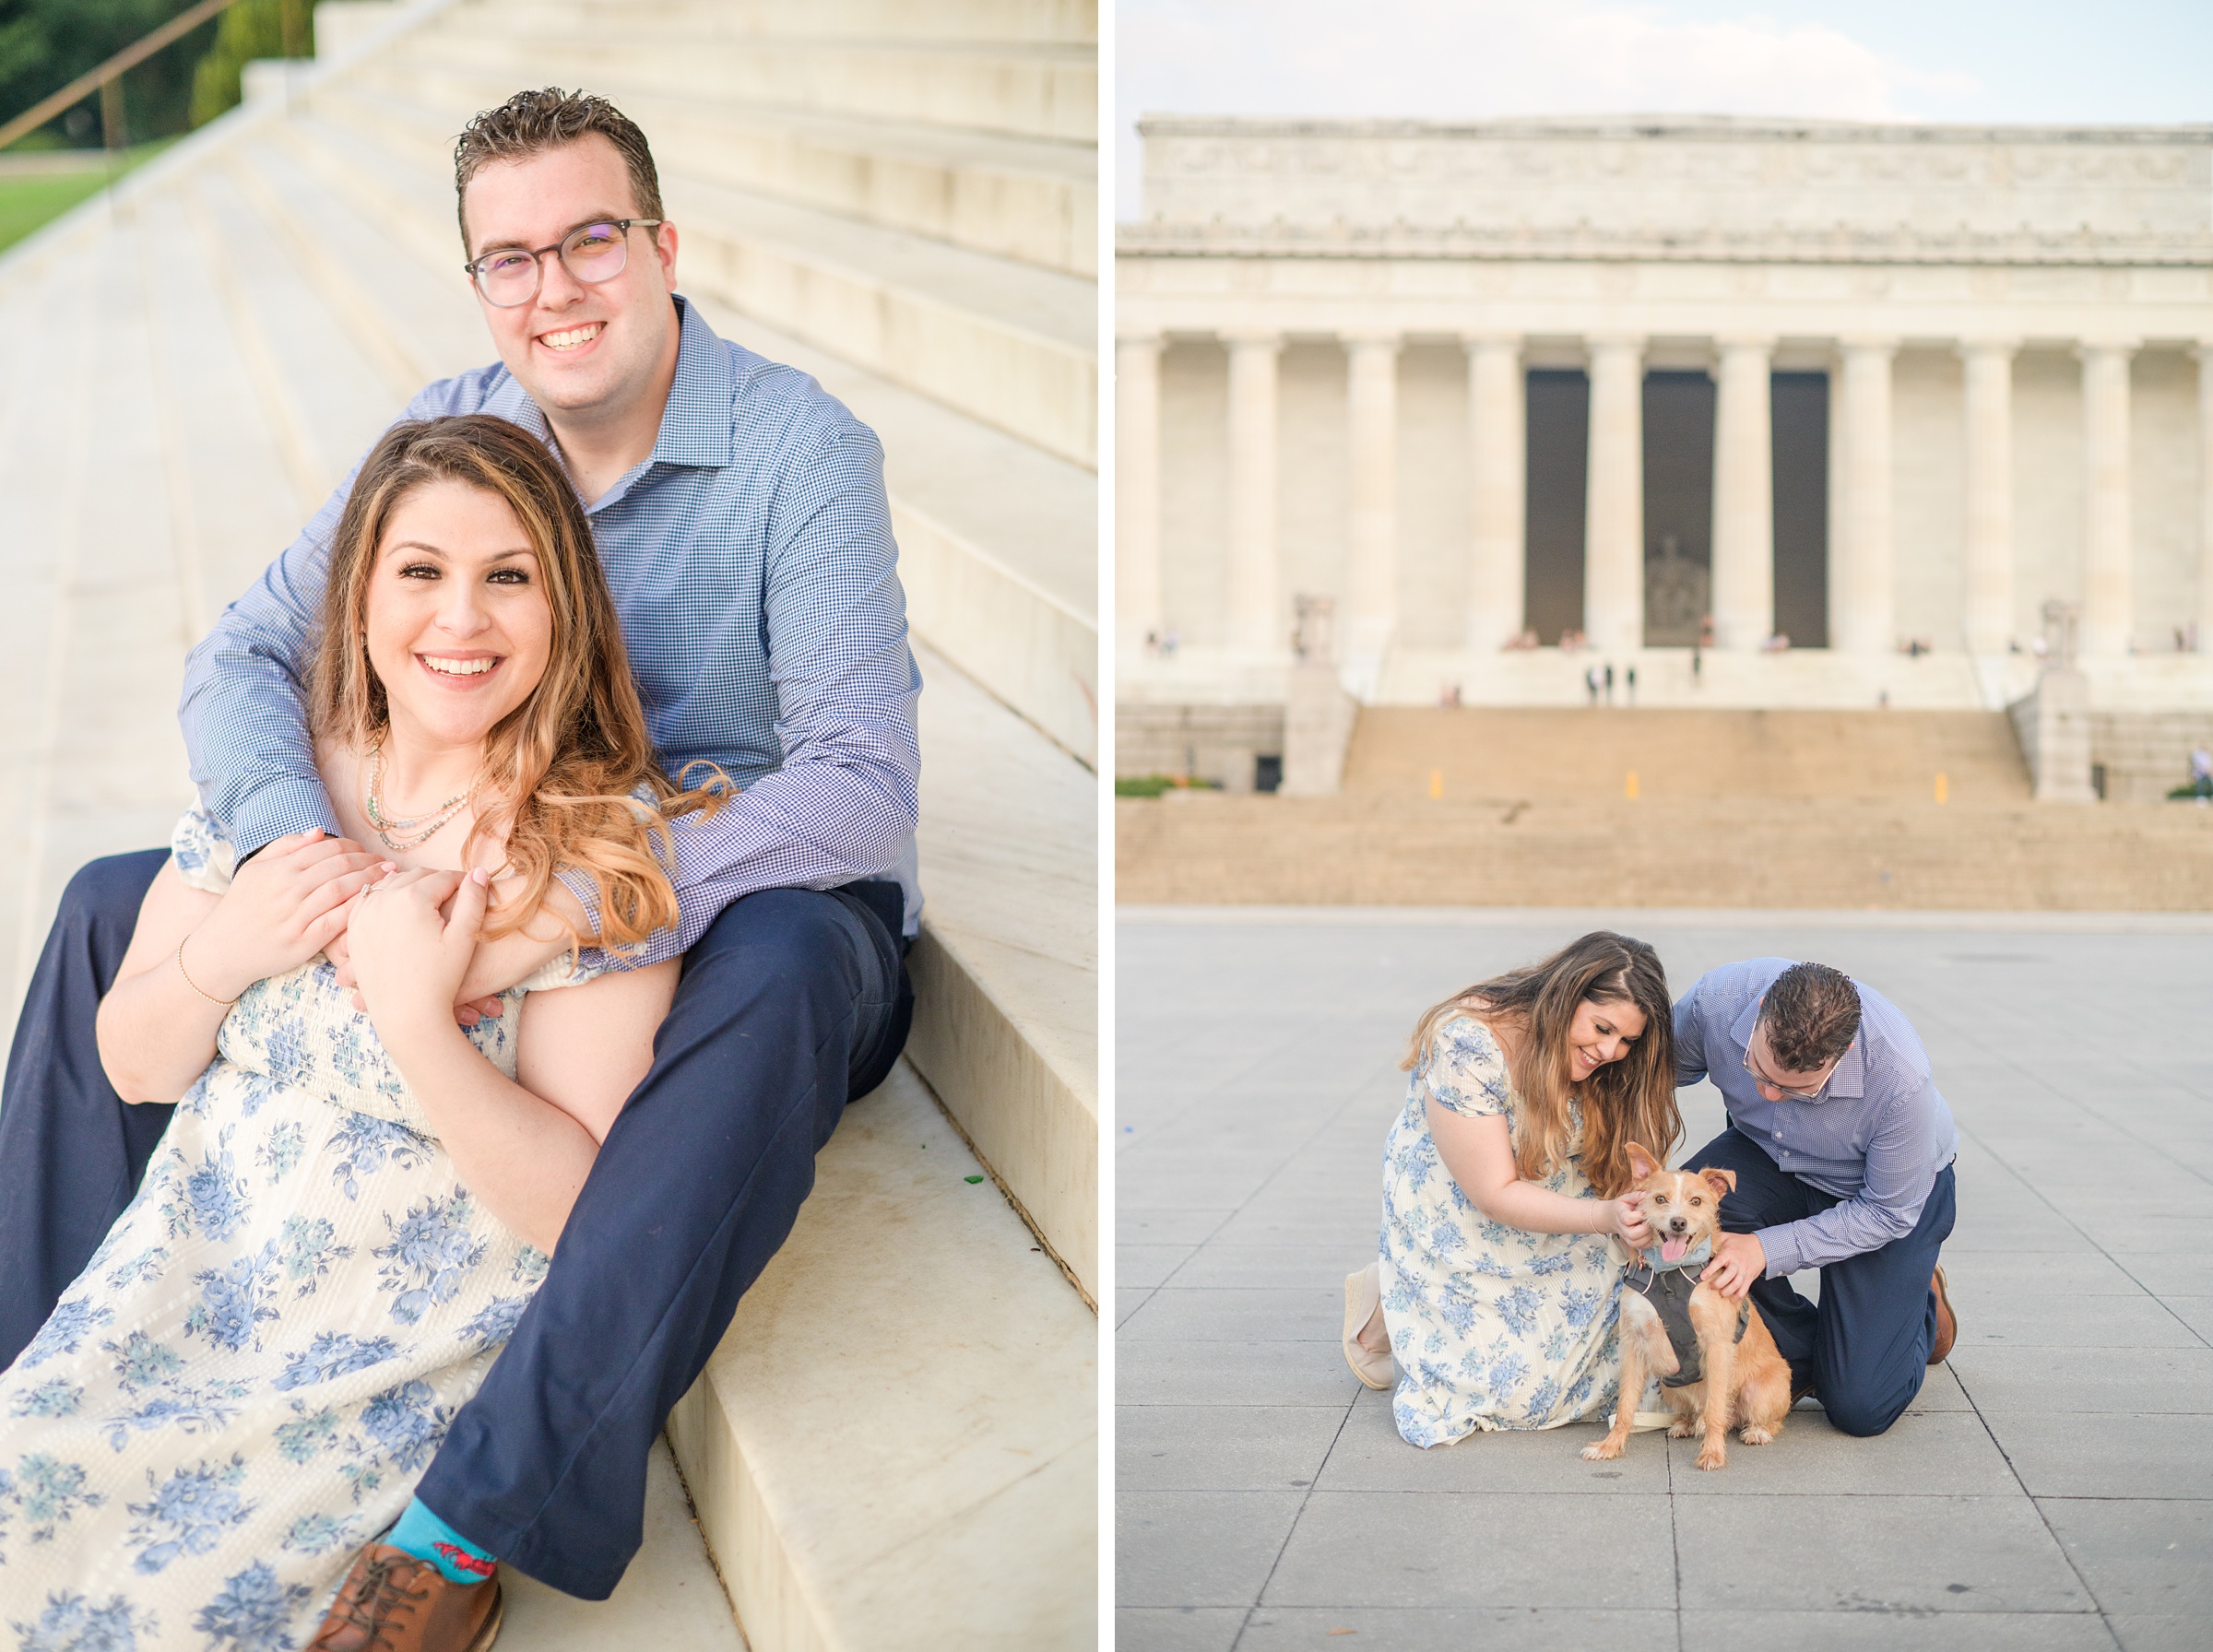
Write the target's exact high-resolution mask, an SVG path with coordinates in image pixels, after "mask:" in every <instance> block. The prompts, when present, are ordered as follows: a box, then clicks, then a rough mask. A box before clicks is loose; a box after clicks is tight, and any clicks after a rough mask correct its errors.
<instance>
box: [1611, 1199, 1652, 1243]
mask: <svg viewBox="0 0 2213 1652" xmlns="http://www.w3.org/2000/svg"><path fill="white" fill-rule="evenodd" d="M1643 1205H1644V1194H1643V1193H1642V1192H1641V1191H1638V1192H1634V1193H1625V1194H1623V1195H1622V1196H1621V1197H1620V1198H1612V1199H1608V1200H1607V1201H1606V1211H1607V1221H1606V1232H1607V1233H1612V1234H1613V1235H1614V1236H1615V1238H1616V1239H1618V1240H1620V1241H1621V1242H1622V1243H1623V1244H1624V1245H1627V1246H1628V1247H1629V1248H1630V1249H1631V1250H1632V1251H1639V1250H1642V1249H1644V1248H1645V1246H1647V1245H1650V1244H1651V1242H1652V1228H1651V1223H1650V1222H1648V1221H1645V1219H1644V1209H1643Z"/></svg>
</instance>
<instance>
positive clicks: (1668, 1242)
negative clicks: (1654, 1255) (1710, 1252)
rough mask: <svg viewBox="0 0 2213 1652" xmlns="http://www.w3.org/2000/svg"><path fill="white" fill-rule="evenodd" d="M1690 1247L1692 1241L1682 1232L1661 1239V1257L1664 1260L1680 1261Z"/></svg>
mask: <svg viewBox="0 0 2213 1652" xmlns="http://www.w3.org/2000/svg"><path fill="white" fill-rule="evenodd" d="M1689 1248H1690V1241H1689V1240H1688V1239H1687V1238H1686V1237H1685V1236H1684V1235H1683V1234H1681V1233H1675V1234H1672V1235H1670V1236H1669V1237H1668V1238H1665V1239H1663V1240H1661V1241H1660V1259H1661V1260H1662V1261H1663V1262H1680V1261H1681V1260H1682V1259H1683V1253H1684V1252H1685V1251H1686V1250H1688V1249H1689Z"/></svg>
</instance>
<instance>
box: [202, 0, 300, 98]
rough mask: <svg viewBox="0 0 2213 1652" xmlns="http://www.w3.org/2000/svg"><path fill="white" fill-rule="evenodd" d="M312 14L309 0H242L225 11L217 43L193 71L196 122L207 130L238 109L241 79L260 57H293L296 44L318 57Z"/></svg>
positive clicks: (216, 39) (218, 26) (216, 38)
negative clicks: (249, 66)
mask: <svg viewBox="0 0 2213 1652" xmlns="http://www.w3.org/2000/svg"><path fill="white" fill-rule="evenodd" d="M309 11H310V7H309V5H308V0H239V3H238V4H237V5H236V6H232V7H231V9H230V10H229V11H227V12H225V13H224V14H223V15H222V18H221V20H220V21H219V24H218V25H217V29H216V36H215V44H214V45H213V46H212V47H210V48H209V49H208V52H207V55H206V56H204V57H202V58H201V59H200V62H199V66H198V67H197V68H196V69H195V70H194V71H193V77H192V124H194V125H195V126H204V125H206V124H207V123H208V122H209V121H212V120H213V119H215V117H216V116H217V115H219V114H221V113H222V112H224V111H225V110H226V109H233V108H236V107H237V105H238V100H239V95H240V92H239V81H240V77H241V76H242V75H243V72H244V70H245V66H246V65H248V64H250V63H252V62H253V61H254V59H255V58H260V57H288V56H290V55H292V53H290V51H288V50H287V48H288V46H291V45H294V44H297V45H298V46H299V47H300V48H301V50H300V55H302V56H305V57H313V56H314V51H315V42H314V22H313V21H312V19H311V18H310V16H309ZM288 13H290V17H289V18H288V16H287V14H288ZM288 22H289V24H290V28H289V29H288V28H287V24H288ZM195 32H196V30H195ZM288 33H289V34H290V36H291V39H290V40H288V38H287V36H288Z"/></svg>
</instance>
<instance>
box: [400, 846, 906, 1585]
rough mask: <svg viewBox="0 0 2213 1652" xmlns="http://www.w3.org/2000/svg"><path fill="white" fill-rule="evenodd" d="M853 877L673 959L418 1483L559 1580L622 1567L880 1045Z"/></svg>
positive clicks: (437, 1503)
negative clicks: (671, 1000) (565, 1206)
mask: <svg viewBox="0 0 2213 1652" xmlns="http://www.w3.org/2000/svg"><path fill="white" fill-rule="evenodd" d="M864 887H865V888H866V889H867V891H869V893H865V894H863V893H859V892H858V891H856V892H853V893H847V892H839V893H832V894H822V893H817V892H814V891H807V890H768V891H763V892H762V893H760V894H755V895H749V896H747V897H746V898H745V899H744V900H742V901H740V902H737V903H734V904H733V905H731V906H730V907H729V908H728V909H727V910H726V911H725V912H724V913H723V914H722V915H721V917H719V918H718V919H716V922H715V924H714V926H713V927H711V928H710V929H709V930H708V931H707V933H706V935H705V936H704V937H703V938H701V940H700V942H699V944H698V945H697V946H695V947H694V948H692V951H691V952H690V953H689V954H688V955H687V956H686V958H685V961H684V974H683V980H682V983H681V985H680V986H679V987H678V989H677V995H676V1002H675V1004H674V1006H673V1007H672V1008H671V1009H670V1010H669V1019H668V1020H667V1021H664V1022H663V1023H662V1025H661V1030H660V1033H659V1035H658V1036H657V1038H656V1039H655V1041H654V1062H653V1068H652V1070H651V1071H650V1072H649V1073H648V1074H647V1075H646V1078H645V1082H644V1083H643V1084H641V1085H640V1086H639V1087H638V1090H637V1091H636V1093H635V1094H633V1096H632V1097H631V1099H630V1101H629V1103H628V1104H627V1105H626V1106H625V1107H624V1109H623V1111H622V1114H621V1116H620V1117H619V1118H617V1120H616V1121H615V1125H614V1128H613V1129H611V1130H610V1131H609V1133H608V1138H607V1140H606V1142H605V1144H604V1145H603V1146H602V1147H601V1148H600V1150H599V1157H598V1162H596V1163H595V1164H594V1165H593V1167H592V1174H591V1175H590V1177H589V1178H588V1179H587V1180H586V1183H585V1186H584V1190H583V1192H582V1193H581V1194H580V1195H579V1196H578V1198H577V1200H576V1205H575V1209H574V1210H573V1211H572V1212H571V1213H570V1216H569V1221H568V1226H567V1228H566V1229H565V1231H564V1232H563V1233H562V1239H561V1245H560V1247H559V1249H557V1250H556V1251H555V1253H554V1257H553V1266H552V1268H551V1271H550V1273H549V1274H548V1275H547V1277H546V1281H545V1283H544V1284H543V1285H542V1286H540V1287H539V1289H538V1295H537V1297H536V1298H535V1300H533V1301H532V1303H531V1304H530V1307H529V1309H528V1310H527V1312H526V1313H525V1314H524V1316H523V1317H522V1320H521V1323H520V1324H518V1325H517V1326H516V1327H515V1337H514V1339H512V1340H511V1341H510V1342H509V1343H508V1344H507V1347H506V1350H505V1351H503V1353H502V1354H501V1355H500V1357H499V1360H498V1361H497V1362H496V1363H494V1364H493V1366H492V1368H491V1374H490V1375H488V1376H487V1377H486V1379H485V1383H484V1386H483V1388H482V1389H481V1390H480V1391H479V1393H478V1395H477V1397H476V1398H475V1399H474V1400H472V1401H471V1402H470V1403H469V1404H468V1405H467V1406H465V1407H464V1408H462V1410H461V1412H460V1414H459V1415H458V1416H456V1418H455V1419H454V1425H453V1429H452V1432H451V1433H450V1434H448V1435H447V1436H446V1439H445V1443H444V1445H443V1446H442V1447H441V1448H440V1450H439V1453H438V1456H437V1457H436V1458H435V1459H434V1460H433V1461H432V1464H431V1468H430V1472H429V1473H428V1474H427V1475H426V1476H425V1477H424V1479H423V1481H422V1483H421V1485H420V1487H418V1488H417V1495H418V1496H419V1497H420V1499H421V1501H422V1503H423V1504H424V1505H425V1506H427V1507H428V1508H430V1509H431V1510H432V1512H433V1513H434V1514H436V1515H437V1516H439V1517H440V1518H442V1519H443V1520H444V1521H445V1522H446V1523H447V1524H448V1525H450V1526H452V1527H453V1528H455V1529H456V1530H457V1531H460V1532H462V1533H464V1534H466V1535H467V1537H468V1538H469V1539H470V1540H472V1541H473V1542H475V1543H478V1544H479V1545H481V1546H482V1547H483V1548H485V1549H487V1550H489V1551H490V1552H492V1553H493V1554H495V1555H497V1556H498V1557H499V1558H500V1559H502V1560H503V1561H507V1562H510V1563H513V1564H515V1566H516V1567H518V1568H519V1569H521V1570H522V1571H523V1572H525V1573H527V1574H528V1575H530V1576H532V1577H536V1578H538V1579H539V1580H540V1581H542V1582H545V1583H548V1584H550V1585H552V1586H553V1587H556V1588H559V1589H562V1590H564V1591H565V1592H567V1593H569V1594H572V1595H578V1596H582V1597H583V1598H585V1599H592V1600H598V1599H605V1598H606V1597H607V1596H608V1595H609V1593H610V1592H611V1591H612V1590H613V1588H614V1587H615V1585H616V1583H617V1582H618V1581H620V1580H621V1575H622V1571H623V1568H624V1567H625V1566H627V1565H628V1564H629V1563H630V1559H631V1556H632V1555H633V1554H634V1553H636V1552H637V1548H638V1544H639V1542H640V1541H641V1540H642V1536H643V1522H644V1510H645V1464H646V1458H647V1455H648V1453H649V1452H650V1451H651V1450H652V1447H653V1441H654V1438H655V1436H656V1435H657V1434H659V1433H660V1430H661V1427H662V1424H663V1423H664V1422H666V1421H667V1419H668V1415H669V1410H670V1408H671V1407H673V1406H674V1405H675V1404H676V1402H677V1401H678V1400H679V1399H680V1398H682V1397H683V1395H684V1392H685V1390H686V1389H688V1388H689V1387H691V1386H692V1381H693V1379H694V1378H696V1377H697V1376H698V1375H699V1374H700V1372H701V1370H702V1369H704V1366H705V1365H706V1363H707V1359H708V1356H709V1355H710V1354H712V1353H713V1352H714V1351H715V1347H716V1343H717V1342H719V1341H720V1340H721V1339H722V1334H723V1332H724V1330H725V1329H726V1328H728V1325H729V1322H730V1316H731V1314H732V1313H733V1312H735V1311H736V1308H737V1305H738V1299H739V1297H740V1295H741V1294H742V1293H743V1292H744V1291H745V1290H746V1288H747V1287H748V1286H750V1285H751V1283H752V1282H753V1280H754V1279H755V1278H756V1277H757V1276H758V1275H759V1274H760V1272H761V1269H762V1268H763V1267H764V1266H766V1265H767V1262H768V1259H769V1258H770V1257H772V1256H774V1255H775V1252H776V1249H777V1247H778V1246H779V1245H782V1244H783V1243H784V1240H785V1237H786V1235H787V1234H788V1233H790V1232H791V1224H792V1221H793V1220H794V1218H795V1217H796V1216H797V1215H798V1213H799V1204H800V1201H802V1200H803V1199H804V1198H806V1197H807V1195H808V1193H809V1191H810V1190H811V1188H812V1187H813V1186H814V1155H815V1152H816V1150H818V1149H819V1148H821V1147H822V1143H823V1142H825V1141H826V1140H828V1139H829V1138H830V1133H831V1131H832V1130H833V1129H834V1128H835V1127H836V1125H837V1120H838V1116H839V1115H840V1114H841V1113H842V1112H843V1111H844V1110H845V1105H846V1098H847V1095H848V1093H855V1094H858V1093H859V1091H857V1090H855V1089H854V1088H853V1087H854V1086H855V1085H856V1084H857V1083H858V1084H871V1085H872V1084H873V1083H874V1082H876V1081H878V1080H881V1079H882V1076H883V1075H884V1074H885V1073H886V1072H888V1071H889V1070H890V1067H891V1063H892V1061H893V1058H895V1057H896V1056H897V1055H898V1049H897V1047H896V1044H894V1043H893V1040H894V1038H896V1039H900V1040H903V1039H904V1037H905V1015H904V1013H903V1012H904V1009H905V1001H906V1000H905V986H906V976H905V966H904V964H903V963H902V962H901V959H900V947H899V943H898V941H897V939H896V937H897V934H898V930H897V927H896V918H895V916H894V917H893V926H892V927H890V928H888V929H887V928H886V926H885V924H884V923H883V921H882V919H881V918H880V917H879V916H878V915H876V912H875V910H872V908H871V903H870V896H871V895H872V894H875V893H881V892H882V891H879V890H877V889H876V888H875V886H872V885H871V886H864ZM857 897H858V898H857ZM890 910H893V912H894V913H895V908H891V909H890Z"/></svg>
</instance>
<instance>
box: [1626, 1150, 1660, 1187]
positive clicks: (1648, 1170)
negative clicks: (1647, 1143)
mask: <svg viewBox="0 0 2213 1652" xmlns="http://www.w3.org/2000/svg"><path fill="white" fill-rule="evenodd" d="M1628 1154H1629V1179H1630V1180H1632V1181H1637V1182H1642V1181H1645V1180H1647V1179H1649V1178H1650V1177H1651V1174H1652V1173H1653V1172H1654V1171H1656V1170H1658V1169H1659V1168H1660V1166H1659V1165H1658V1164H1656V1163H1654V1162H1652V1156H1651V1154H1650V1153H1649V1152H1647V1151H1645V1150H1644V1148H1643V1147H1642V1146H1641V1145H1640V1144H1639V1143H1637V1142H1634V1141H1632V1142H1630V1143H1629V1144H1628Z"/></svg>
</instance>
